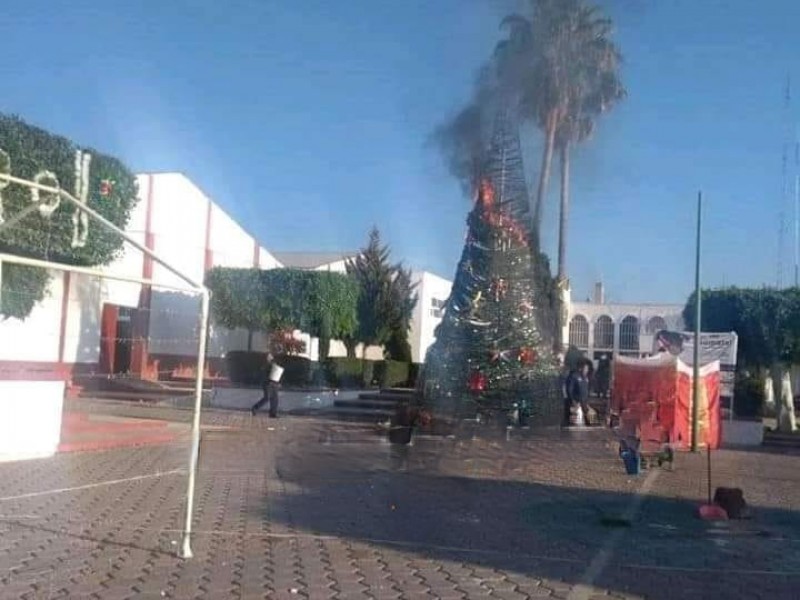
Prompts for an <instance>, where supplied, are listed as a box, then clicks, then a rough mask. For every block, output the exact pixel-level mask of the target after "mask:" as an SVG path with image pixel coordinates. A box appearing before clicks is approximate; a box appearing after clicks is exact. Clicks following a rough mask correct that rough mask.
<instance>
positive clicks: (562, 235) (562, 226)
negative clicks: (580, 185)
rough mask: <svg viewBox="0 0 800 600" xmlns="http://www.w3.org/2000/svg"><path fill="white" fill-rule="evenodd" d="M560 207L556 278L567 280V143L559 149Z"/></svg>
mask: <svg viewBox="0 0 800 600" xmlns="http://www.w3.org/2000/svg"><path fill="white" fill-rule="evenodd" d="M559 151H560V156H559V158H560V161H561V205H560V207H559V214H558V278H559V279H560V280H562V281H563V280H566V278H567V223H568V221H569V141H565V142H564V143H563V144H562V145H561V147H560V148H559Z"/></svg>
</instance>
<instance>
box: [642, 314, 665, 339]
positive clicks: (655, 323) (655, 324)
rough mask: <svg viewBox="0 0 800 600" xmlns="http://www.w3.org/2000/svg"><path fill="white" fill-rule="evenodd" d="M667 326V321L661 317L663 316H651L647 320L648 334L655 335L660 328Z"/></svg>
mask: <svg viewBox="0 0 800 600" xmlns="http://www.w3.org/2000/svg"><path fill="white" fill-rule="evenodd" d="M666 328H667V322H666V321H665V320H664V319H663V317H652V318H651V319H650V320H649V321H648V322H647V333H649V334H650V335H655V334H656V333H658V332H659V331H661V330H662V329H666Z"/></svg>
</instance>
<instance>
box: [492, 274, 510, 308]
mask: <svg viewBox="0 0 800 600" xmlns="http://www.w3.org/2000/svg"><path fill="white" fill-rule="evenodd" d="M507 291H508V283H506V280H505V279H503V278H502V277H497V278H495V279H493V280H492V293H493V294H494V301H495V302H500V300H501V299H502V298H503V296H505V295H506V292H507Z"/></svg>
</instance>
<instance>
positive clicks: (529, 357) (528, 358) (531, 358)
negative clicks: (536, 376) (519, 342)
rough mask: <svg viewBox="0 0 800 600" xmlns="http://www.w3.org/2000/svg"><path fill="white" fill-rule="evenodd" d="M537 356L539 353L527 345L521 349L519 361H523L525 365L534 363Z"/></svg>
mask: <svg viewBox="0 0 800 600" xmlns="http://www.w3.org/2000/svg"><path fill="white" fill-rule="evenodd" d="M537 358H538V354H537V353H536V350H534V349H533V348H530V347H527V346H526V347H524V348H520V349H519V362H521V363H522V364H523V365H532V364H533V363H535V362H536V359H537Z"/></svg>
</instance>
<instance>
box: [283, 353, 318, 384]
mask: <svg viewBox="0 0 800 600" xmlns="http://www.w3.org/2000/svg"><path fill="white" fill-rule="evenodd" d="M275 362H277V363H278V364H279V365H280V366H282V367H283V377H282V378H281V383H282V384H283V385H287V386H297V387H302V386H306V385H309V384H310V383H311V373H312V361H311V359H309V358H306V357H305V356H294V355H291V354H281V355H279V356H276V357H275Z"/></svg>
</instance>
